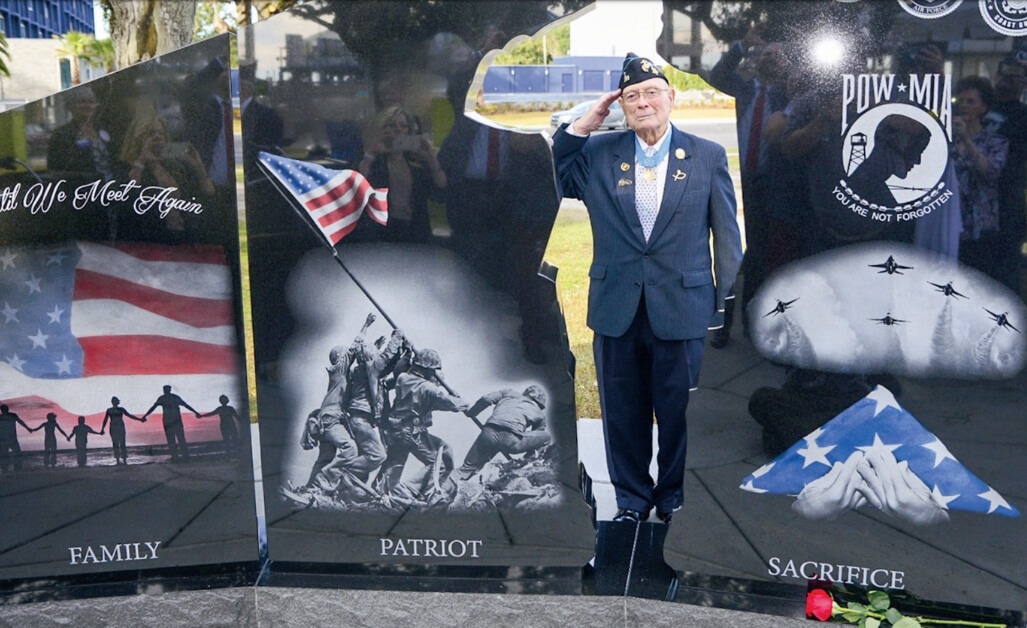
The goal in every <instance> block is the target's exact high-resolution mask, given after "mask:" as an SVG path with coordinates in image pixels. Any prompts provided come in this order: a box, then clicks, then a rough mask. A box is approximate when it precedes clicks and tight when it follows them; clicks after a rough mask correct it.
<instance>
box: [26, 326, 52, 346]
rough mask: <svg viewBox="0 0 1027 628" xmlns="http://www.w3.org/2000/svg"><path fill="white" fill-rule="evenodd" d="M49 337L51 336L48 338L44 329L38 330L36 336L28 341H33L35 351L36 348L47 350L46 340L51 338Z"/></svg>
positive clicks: (30, 337)
mask: <svg viewBox="0 0 1027 628" xmlns="http://www.w3.org/2000/svg"><path fill="white" fill-rule="evenodd" d="M49 337H50V336H48V335H46V334H44V333H43V330H42V329H37V330H36V335H35V336H29V337H28V339H29V340H31V341H32V348H33V349H36V348H42V349H46V339H47V338H49Z"/></svg>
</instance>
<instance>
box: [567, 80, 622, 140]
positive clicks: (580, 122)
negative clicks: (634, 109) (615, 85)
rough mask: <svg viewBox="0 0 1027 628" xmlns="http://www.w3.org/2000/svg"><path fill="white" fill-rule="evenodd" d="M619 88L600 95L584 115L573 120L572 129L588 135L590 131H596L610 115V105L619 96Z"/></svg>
mask: <svg viewBox="0 0 1027 628" xmlns="http://www.w3.org/2000/svg"><path fill="white" fill-rule="evenodd" d="M620 92H621V90H619V89H617V90H614V91H612V92H608V93H606V94H603V95H602V96H600V98H599V100H597V101H596V102H595V104H594V105H592V106H591V107H589V109H588V111H586V112H585V115H583V116H581V117H580V118H578V119H577V120H575V121H574V124H573V126H574V131H575V132H577V133H580V134H581V135H588V134H589V133H591V132H592V131H598V130H599V127H601V126H603V121H604V120H606V117H607V116H609V115H610V105H612V104H613V101H615V100H617V99H618V98H620Z"/></svg>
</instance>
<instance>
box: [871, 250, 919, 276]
mask: <svg viewBox="0 0 1027 628" xmlns="http://www.w3.org/2000/svg"><path fill="white" fill-rule="evenodd" d="M867 266H869V267H871V268H881V269H883V270H879V271H877V274H878V275H880V274H882V273H888V274H889V275H902V274H905V273H903V272H902V271H903V270H912V268H913V267H912V266H903V265H902V264H899V263H898V262H896V261H895V258H894V257H893V256H891V255H889V256H888V259H886V260H885V261H884V262H883V263H881V264H867Z"/></svg>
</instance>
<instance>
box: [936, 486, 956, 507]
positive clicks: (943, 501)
mask: <svg viewBox="0 0 1027 628" xmlns="http://www.w3.org/2000/svg"><path fill="white" fill-rule="evenodd" d="M957 497H959V493H956V494H955V495H943V494H942V492H941V491H940V490H938V485H937V484H936V485H935V486H934V488H933V489H931V499H933V500H934V502H935V503H936V504H938V505H939V506H941V507H942V508H944V509H945V510H948V509H949V502H950V501H952V500H954V499H956V498H957Z"/></svg>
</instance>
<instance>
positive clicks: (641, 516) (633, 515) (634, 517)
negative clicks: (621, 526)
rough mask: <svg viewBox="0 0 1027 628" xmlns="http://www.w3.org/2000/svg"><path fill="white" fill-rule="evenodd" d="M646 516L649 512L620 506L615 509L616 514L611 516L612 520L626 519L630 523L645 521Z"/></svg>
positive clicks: (647, 516)
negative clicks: (618, 508)
mask: <svg viewBox="0 0 1027 628" xmlns="http://www.w3.org/2000/svg"><path fill="white" fill-rule="evenodd" d="M648 518H649V513H647V512H644V513H643V512H639V511H637V510H631V509H630V508H621V509H620V510H618V511H617V514H616V515H614V516H613V520H614V521H628V522H630V523H638V522H639V521H645V520H646V519H648Z"/></svg>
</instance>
